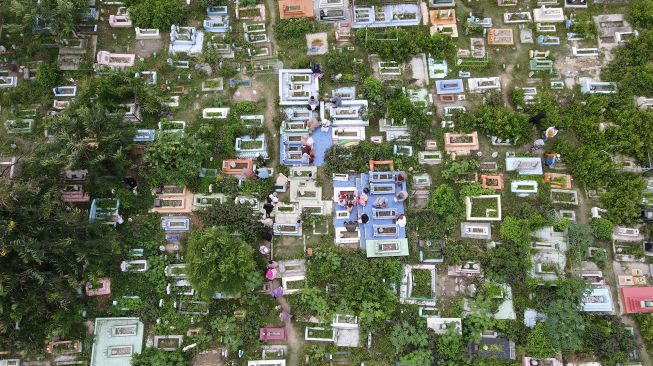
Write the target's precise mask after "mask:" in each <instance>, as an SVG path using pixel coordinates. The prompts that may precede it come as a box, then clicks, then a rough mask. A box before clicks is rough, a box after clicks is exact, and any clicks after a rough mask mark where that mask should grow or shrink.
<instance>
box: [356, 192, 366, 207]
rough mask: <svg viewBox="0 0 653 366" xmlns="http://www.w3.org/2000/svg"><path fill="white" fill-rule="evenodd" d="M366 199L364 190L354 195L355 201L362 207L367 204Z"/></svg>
mask: <svg viewBox="0 0 653 366" xmlns="http://www.w3.org/2000/svg"><path fill="white" fill-rule="evenodd" d="M367 200H368V198H367V195H366V194H365V192H363V193H361V194H359V195H358V197H356V202H357V203H358V204H359V205H361V206H363V207H365V206H367Z"/></svg>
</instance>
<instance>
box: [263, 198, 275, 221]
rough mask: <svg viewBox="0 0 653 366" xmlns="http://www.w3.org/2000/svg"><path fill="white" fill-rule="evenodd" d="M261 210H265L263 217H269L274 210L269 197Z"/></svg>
mask: <svg viewBox="0 0 653 366" xmlns="http://www.w3.org/2000/svg"><path fill="white" fill-rule="evenodd" d="M263 209H264V210H265V217H270V214H271V213H272V210H274V205H273V204H272V200H271V199H270V197H268V198H267V199H266V200H265V204H264V205H263Z"/></svg>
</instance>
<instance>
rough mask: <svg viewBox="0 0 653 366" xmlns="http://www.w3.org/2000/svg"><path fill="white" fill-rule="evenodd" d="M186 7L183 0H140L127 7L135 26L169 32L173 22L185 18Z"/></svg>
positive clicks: (178, 21)
mask: <svg viewBox="0 0 653 366" xmlns="http://www.w3.org/2000/svg"><path fill="white" fill-rule="evenodd" d="M186 9H187V6H186V4H185V3H184V1H183V0H141V1H136V2H135V3H134V4H133V5H132V6H130V7H129V17H130V18H131V19H132V21H133V22H134V25H135V26H136V27H140V28H158V29H160V30H162V31H164V32H169V31H170V27H171V26H172V25H173V24H180V23H182V22H183V21H184V20H185V19H186V16H187V10H186Z"/></svg>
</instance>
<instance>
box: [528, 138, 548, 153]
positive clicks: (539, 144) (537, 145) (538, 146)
mask: <svg viewBox="0 0 653 366" xmlns="http://www.w3.org/2000/svg"><path fill="white" fill-rule="evenodd" d="M543 147H544V140H542V139H537V140H535V141H533V146H531V148H530V149H528V152H533V151H535V150H540V149H541V148H543Z"/></svg>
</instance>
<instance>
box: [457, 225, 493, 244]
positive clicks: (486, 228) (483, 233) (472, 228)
mask: <svg viewBox="0 0 653 366" xmlns="http://www.w3.org/2000/svg"><path fill="white" fill-rule="evenodd" d="M460 236H461V237H463V238H471V239H484V240H490V239H491V238H492V225H491V224H490V223H475V222H461V223H460Z"/></svg>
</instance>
